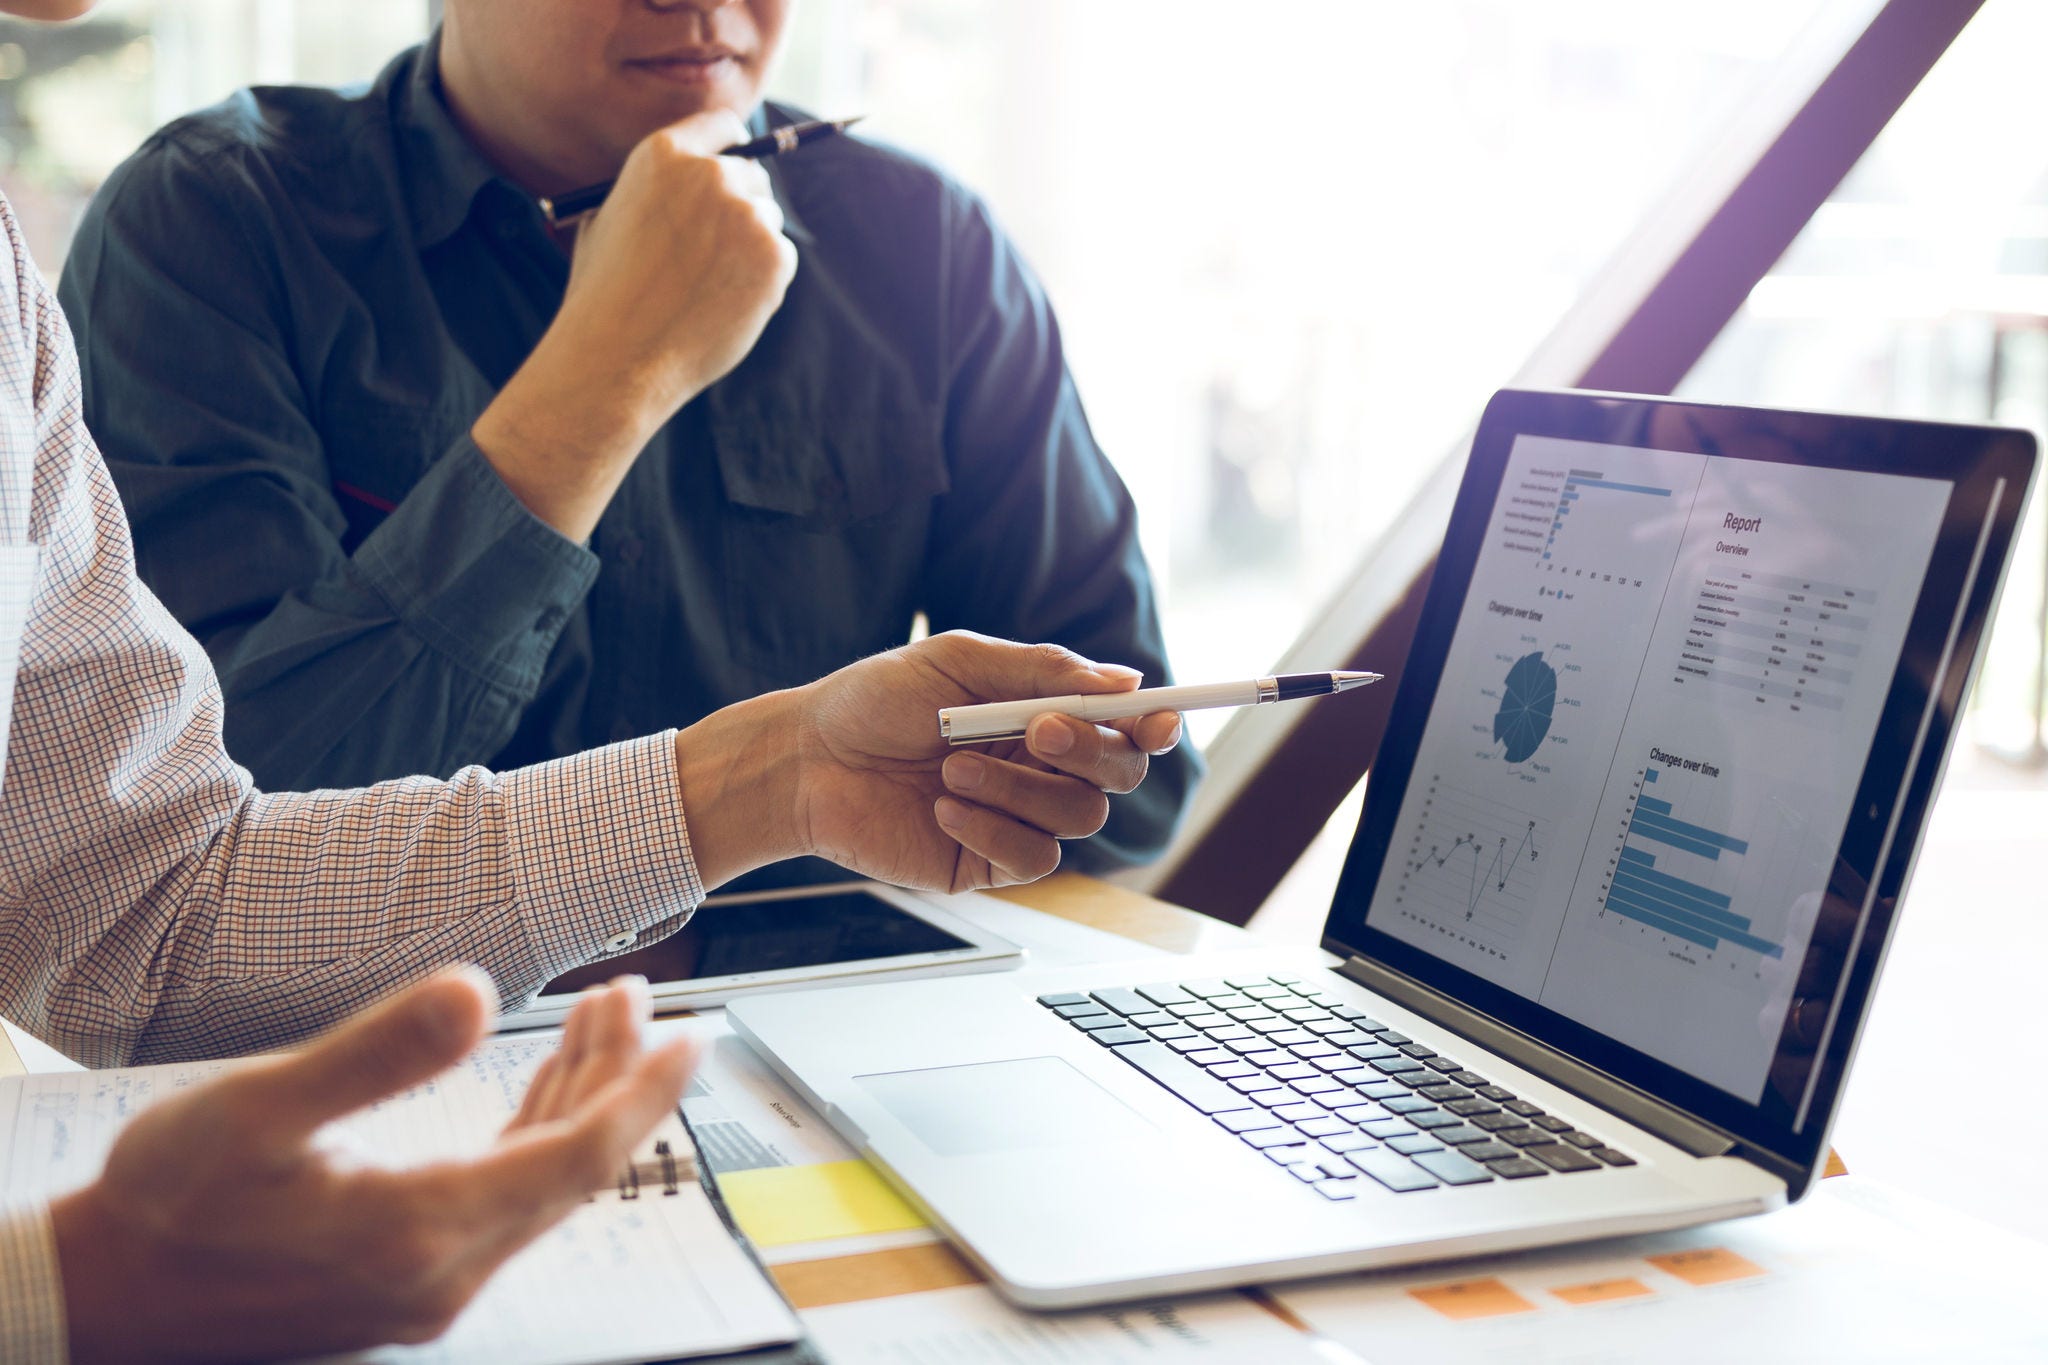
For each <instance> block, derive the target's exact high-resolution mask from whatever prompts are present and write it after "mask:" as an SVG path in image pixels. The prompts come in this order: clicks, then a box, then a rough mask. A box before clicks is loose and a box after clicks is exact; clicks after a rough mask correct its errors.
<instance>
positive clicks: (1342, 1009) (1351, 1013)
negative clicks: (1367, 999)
mask: <svg viewBox="0 0 2048 1365" xmlns="http://www.w3.org/2000/svg"><path fill="white" fill-rule="evenodd" d="M1330 1013H1332V1014H1334V1015H1336V1016H1337V1017H1338V1018H1339V1019H1344V1020H1348V1021H1349V1022H1351V1023H1354V1024H1356V1025H1358V1026H1359V1027H1360V1028H1362V1029H1364V1030H1365V1031H1366V1032H1367V1033H1370V1032H1372V1031H1373V1030H1374V1029H1382V1028H1385V1027H1386V1025H1385V1024H1382V1023H1381V1022H1380V1021H1379V1020H1377V1019H1375V1018H1373V1017H1372V1016H1371V1015H1370V1014H1367V1013H1366V1012H1365V1011H1364V1010H1356V1009H1353V1008H1351V1006H1349V1005H1332V1006H1330Z"/></svg>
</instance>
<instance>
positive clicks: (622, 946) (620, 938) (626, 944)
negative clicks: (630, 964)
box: [604, 929, 640, 953]
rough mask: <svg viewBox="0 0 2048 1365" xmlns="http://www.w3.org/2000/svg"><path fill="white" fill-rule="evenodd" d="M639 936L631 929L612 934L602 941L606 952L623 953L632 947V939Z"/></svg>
mask: <svg viewBox="0 0 2048 1365" xmlns="http://www.w3.org/2000/svg"><path fill="white" fill-rule="evenodd" d="M639 937H640V935H638V934H636V933H634V932H633V931H632V930H631V929H628V930H626V931H625V932H624V933H622V934H613V935H612V936H611V937H610V938H608V939H606V940H605V941H604V950H605V951H606V952H608V953H623V952H625V951H626V949H628V948H630V947H632V946H633V943H634V941H635V940H636V939H638V938H639Z"/></svg>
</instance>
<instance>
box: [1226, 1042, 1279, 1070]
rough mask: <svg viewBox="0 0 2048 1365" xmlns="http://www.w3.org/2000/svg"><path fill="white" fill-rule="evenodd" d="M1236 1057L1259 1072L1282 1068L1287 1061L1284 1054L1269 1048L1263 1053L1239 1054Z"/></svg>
mask: <svg viewBox="0 0 2048 1365" xmlns="http://www.w3.org/2000/svg"><path fill="white" fill-rule="evenodd" d="M1238 1055H1239V1056H1241V1057H1243V1058H1244V1059H1245V1060H1246V1061H1248V1062H1250V1063H1251V1064H1252V1065H1253V1066H1255V1067H1258V1068H1259V1069H1261V1070H1264V1069H1266V1068H1268V1067H1275V1066H1282V1065H1284V1064H1285V1063H1286V1061H1287V1054H1286V1053H1284V1052H1280V1051H1277V1050H1275V1049H1273V1048H1270V1047H1269V1048H1267V1049H1266V1050H1265V1051H1263V1052H1241V1053H1239V1054H1238Z"/></svg>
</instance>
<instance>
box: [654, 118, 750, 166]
mask: <svg viewBox="0 0 2048 1365" xmlns="http://www.w3.org/2000/svg"><path fill="white" fill-rule="evenodd" d="M662 135H663V136H666V137H667V138H668V139H669V140H670V141H671V142H673V143H674V144H675V145H676V146H678V147H680V148H682V149H683V150H684V151H687V152H694V153H696V154H697V155H698V156H717V155H718V154H719V153H720V152H722V151H724V150H725V149H726V148H728V147H737V146H739V145H740V144H741V143H742V142H745V141H746V140H747V125H746V124H745V123H743V122H741V121H740V116H739V115H738V114H735V113H734V112H733V111H732V110H730V109H706V110H705V111H704V112H703V113H701V114H692V115H690V117H688V118H686V119H681V120H678V121H677V122H675V123H671V124H670V125H669V126H668V127H666V128H664V129H662Z"/></svg>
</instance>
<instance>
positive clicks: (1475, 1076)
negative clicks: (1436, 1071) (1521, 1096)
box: [1451, 1071, 1514, 1100]
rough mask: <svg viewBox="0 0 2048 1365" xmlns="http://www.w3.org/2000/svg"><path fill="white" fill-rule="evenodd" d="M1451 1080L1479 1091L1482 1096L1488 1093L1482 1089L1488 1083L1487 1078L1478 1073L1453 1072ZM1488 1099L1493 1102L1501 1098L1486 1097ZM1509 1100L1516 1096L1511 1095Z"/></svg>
mask: <svg viewBox="0 0 2048 1365" xmlns="http://www.w3.org/2000/svg"><path fill="white" fill-rule="evenodd" d="M1451 1079H1452V1080H1454V1081H1456V1082H1457V1083H1458V1084H1459V1085H1469V1086H1471V1087H1472V1088H1473V1089H1474V1090H1478V1091H1479V1093H1480V1094H1482V1095H1486V1091H1485V1090H1483V1089H1481V1088H1480V1087H1482V1086H1484V1085H1485V1084H1486V1083H1487V1081H1486V1077H1484V1076H1482V1075H1480V1074H1479V1073H1478V1072H1476V1071H1453V1072H1452V1073H1451ZM1486 1098H1488V1099H1490V1100H1491V1099H1497V1098H1499V1097H1498V1096H1495V1095H1486ZM1508 1098H1509V1099H1513V1098H1514V1096H1513V1095H1510V1096H1508Z"/></svg>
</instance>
